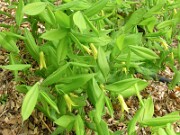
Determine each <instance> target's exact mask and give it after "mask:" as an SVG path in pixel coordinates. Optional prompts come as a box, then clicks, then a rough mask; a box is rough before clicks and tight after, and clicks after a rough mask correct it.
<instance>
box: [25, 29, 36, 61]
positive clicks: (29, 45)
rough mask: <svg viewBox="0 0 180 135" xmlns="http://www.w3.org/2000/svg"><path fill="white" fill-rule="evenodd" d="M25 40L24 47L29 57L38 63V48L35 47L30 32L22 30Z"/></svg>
mask: <svg viewBox="0 0 180 135" xmlns="http://www.w3.org/2000/svg"><path fill="white" fill-rule="evenodd" d="M24 32H25V33H24V35H25V37H26V39H25V42H26V44H25V46H26V48H27V50H28V52H29V53H30V54H31V56H32V57H33V58H34V59H35V60H36V61H39V46H37V45H36V42H35V40H34V37H33V36H32V34H31V32H30V31H29V30H28V29H24Z"/></svg>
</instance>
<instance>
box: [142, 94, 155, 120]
mask: <svg viewBox="0 0 180 135" xmlns="http://www.w3.org/2000/svg"><path fill="white" fill-rule="evenodd" d="M143 111H144V112H143V115H142V117H143V118H142V121H143V120H146V119H150V118H152V117H153V114H154V104H153V99H152V97H149V98H148V99H146V100H145V101H144V110H143Z"/></svg>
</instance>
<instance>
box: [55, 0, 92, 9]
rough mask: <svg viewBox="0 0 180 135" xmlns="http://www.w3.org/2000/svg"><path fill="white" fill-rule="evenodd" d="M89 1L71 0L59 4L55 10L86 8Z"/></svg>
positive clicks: (89, 4)
mask: <svg viewBox="0 0 180 135" xmlns="http://www.w3.org/2000/svg"><path fill="white" fill-rule="evenodd" d="M90 6H91V3H90V2H89V1H87V0H73V1H69V2H67V3H63V4H60V5H59V6H58V7H57V9H56V10H61V11H62V10H69V9H70V10H75V11H76V10H84V9H88V8H89V7H90Z"/></svg>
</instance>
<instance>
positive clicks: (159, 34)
mask: <svg viewBox="0 0 180 135" xmlns="http://www.w3.org/2000/svg"><path fill="white" fill-rule="evenodd" d="M166 33H167V31H164V30H159V31H157V32H153V33H147V34H146V35H145V36H146V37H148V38H151V37H155V38H157V37H159V36H163V35H165V34H166Z"/></svg>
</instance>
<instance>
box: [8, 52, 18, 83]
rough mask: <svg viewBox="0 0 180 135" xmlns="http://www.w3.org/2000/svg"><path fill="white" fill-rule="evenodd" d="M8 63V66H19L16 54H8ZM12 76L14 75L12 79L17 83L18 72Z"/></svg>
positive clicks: (14, 72)
mask: <svg viewBox="0 0 180 135" xmlns="http://www.w3.org/2000/svg"><path fill="white" fill-rule="evenodd" d="M9 62H10V65H14V64H19V63H20V62H19V57H18V55H17V54H14V53H10V55H9ZM13 74H14V78H15V81H16V82H17V81H18V71H17V70H16V71H13Z"/></svg>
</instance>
